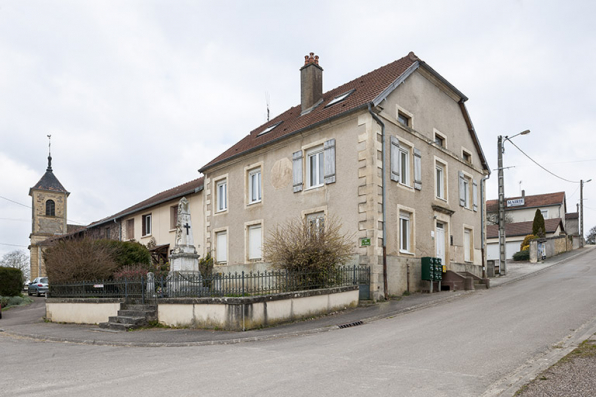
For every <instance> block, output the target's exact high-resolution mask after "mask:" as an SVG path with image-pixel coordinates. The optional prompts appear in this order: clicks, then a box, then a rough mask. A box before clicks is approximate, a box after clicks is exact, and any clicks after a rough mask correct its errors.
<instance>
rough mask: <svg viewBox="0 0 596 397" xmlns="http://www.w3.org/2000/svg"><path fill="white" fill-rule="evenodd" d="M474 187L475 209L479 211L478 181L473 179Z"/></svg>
mask: <svg viewBox="0 0 596 397" xmlns="http://www.w3.org/2000/svg"><path fill="white" fill-rule="evenodd" d="M472 187H473V197H474V198H473V200H474V201H473V202H474V211H478V183H476V180H473V181H472Z"/></svg>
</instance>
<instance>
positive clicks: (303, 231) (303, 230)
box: [263, 218, 354, 288]
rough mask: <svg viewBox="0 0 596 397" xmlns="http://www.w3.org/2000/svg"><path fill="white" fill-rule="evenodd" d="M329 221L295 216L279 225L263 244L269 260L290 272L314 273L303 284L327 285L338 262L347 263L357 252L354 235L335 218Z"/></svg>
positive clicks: (339, 263)
mask: <svg viewBox="0 0 596 397" xmlns="http://www.w3.org/2000/svg"><path fill="white" fill-rule="evenodd" d="M325 223H326V224H324V225H323V222H320V223H311V222H308V221H307V220H306V219H294V220H290V221H288V222H286V223H285V224H282V225H278V226H277V227H276V228H275V229H274V230H273V231H272V232H271V233H270V234H269V236H268V237H267V239H266V240H265V243H264V244H263V253H264V258H265V260H266V261H268V262H271V264H272V265H273V266H274V267H276V268H279V269H285V270H287V271H289V272H300V273H310V274H311V275H310V276H309V277H308V279H305V280H303V284H305V285H308V286H309V287H313V288H314V287H316V286H317V285H318V286H319V287H323V286H326V285H327V284H328V283H329V280H333V277H334V276H335V269H336V266H337V265H343V264H345V263H346V262H347V261H348V260H349V259H350V257H351V255H352V254H353V251H352V247H353V244H354V243H353V241H352V236H346V235H344V234H342V233H341V225H340V224H339V222H337V220H336V219H335V218H329V219H326V222H325Z"/></svg>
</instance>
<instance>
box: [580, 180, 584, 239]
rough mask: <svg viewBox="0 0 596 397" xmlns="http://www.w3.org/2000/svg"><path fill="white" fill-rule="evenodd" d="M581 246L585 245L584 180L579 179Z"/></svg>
mask: <svg viewBox="0 0 596 397" xmlns="http://www.w3.org/2000/svg"><path fill="white" fill-rule="evenodd" d="M579 216H580V218H579V246H580V247H583V246H584V180H583V179H582V180H580V181H579Z"/></svg>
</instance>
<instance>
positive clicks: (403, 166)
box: [399, 147, 410, 186]
mask: <svg viewBox="0 0 596 397" xmlns="http://www.w3.org/2000/svg"><path fill="white" fill-rule="evenodd" d="M399 182H400V183H401V184H403V185H408V186H409V185H410V151H409V150H407V149H406V148H403V147H400V148H399Z"/></svg>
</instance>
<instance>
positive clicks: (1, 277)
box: [0, 267, 23, 296]
mask: <svg viewBox="0 0 596 397" xmlns="http://www.w3.org/2000/svg"><path fill="white" fill-rule="evenodd" d="M22 289H23V272H22V271H21V270H20V269H15V268H13V267H0V296H20V295H21V290H22Z"/></svg>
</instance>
